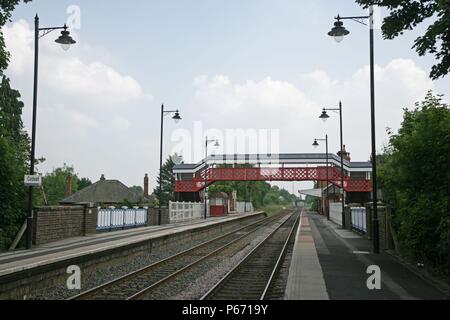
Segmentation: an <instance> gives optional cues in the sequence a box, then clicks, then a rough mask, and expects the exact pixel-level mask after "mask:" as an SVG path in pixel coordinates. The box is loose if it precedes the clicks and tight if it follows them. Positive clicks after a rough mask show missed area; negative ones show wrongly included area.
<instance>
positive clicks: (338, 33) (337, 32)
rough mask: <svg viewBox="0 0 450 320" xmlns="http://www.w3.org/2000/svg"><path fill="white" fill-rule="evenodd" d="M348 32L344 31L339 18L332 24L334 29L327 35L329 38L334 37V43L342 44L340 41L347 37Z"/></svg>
mask: <svg viewBox="0 0 450 320" xmlns="http://www.w3.org/2000/svg"><path fill="white" fill-rule="evenodd" d="M349 34H350V31H348V30H347V29H345V27H344V23H343V22H342V21H341V20H340V18H339V17H338V18H337V21H336V22H335V23H334V27H333V29H331V31H330V32H328V35H329V36H330V37H334V40H336V42H338V43H339V42H342V40H344V37H345V36H347V35H349Z"/></svg>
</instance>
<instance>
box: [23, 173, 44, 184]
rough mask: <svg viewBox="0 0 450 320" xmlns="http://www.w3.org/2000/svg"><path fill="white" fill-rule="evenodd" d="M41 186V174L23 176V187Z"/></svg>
mask: <svg viewBox="0 0 450 320" xmlns="http://www.w3.org/2000/svg"><path fill="white" fill-rule="evenodd" d="M40 186H42V176H40V175H35V176H25V187H40Z"/></svg>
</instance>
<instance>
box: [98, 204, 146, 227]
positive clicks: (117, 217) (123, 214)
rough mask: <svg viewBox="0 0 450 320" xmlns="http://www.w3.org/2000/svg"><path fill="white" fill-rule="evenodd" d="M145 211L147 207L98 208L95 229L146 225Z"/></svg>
mask: <svg viewBox="0 0 450 320" xmlns="http://www.w3.org/2000/svg"><path fill="white" fill-rule="evenodd" d="M147 211H148V209H147V208H132V209H130V208H121V209H119V208H114V207H111V208H108V209H102V208H99V209H98V220H97V230H98V231H112V230H120V229H127V228H135V227H142V226H146V225H147V219H148V217H147Z"/></svg>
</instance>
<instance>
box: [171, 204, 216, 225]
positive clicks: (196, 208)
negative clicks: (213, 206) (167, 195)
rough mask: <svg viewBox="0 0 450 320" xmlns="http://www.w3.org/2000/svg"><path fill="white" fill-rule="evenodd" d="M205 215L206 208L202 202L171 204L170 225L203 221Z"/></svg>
mask: <svg viewBox="0 0 450 320" xmlns="http://www.w3.org/2000/svg"><path fill="white" fill-rule="evenodd" d="M208 207H209V206H208ZM204 215H205V206H204V205H203V203H200V202H198V203H197V202H170V204H169V219H170V223H178V222H185V221H192V220H199V219H203V218H204ZM208 215H209V212H208Z"/></svg>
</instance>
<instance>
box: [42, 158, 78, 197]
mask: <svg viewBox="0 0 450 320" xmlns="http://www.w3.org/2000/svg"><path fill="white" fill-rule="evenodd" d="M69 175H70V176H71V177H72V193H75V192H77V191H78V178H77V175H76V174H75V170H74V168H73V167H69V166H67V165H64V166H63V167H62V168H56V169H55V170H53V172H51V173H48V174H46V175H45V177H44V179H43V188H44V192H45V196H46V197H47V202H48V205H57V204H58V203H59V202H60V201H61V200H62V199H64V198H65V193H66V185H67V177H68V176H69ZM41 204H42V202H41Z"/></svg>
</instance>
